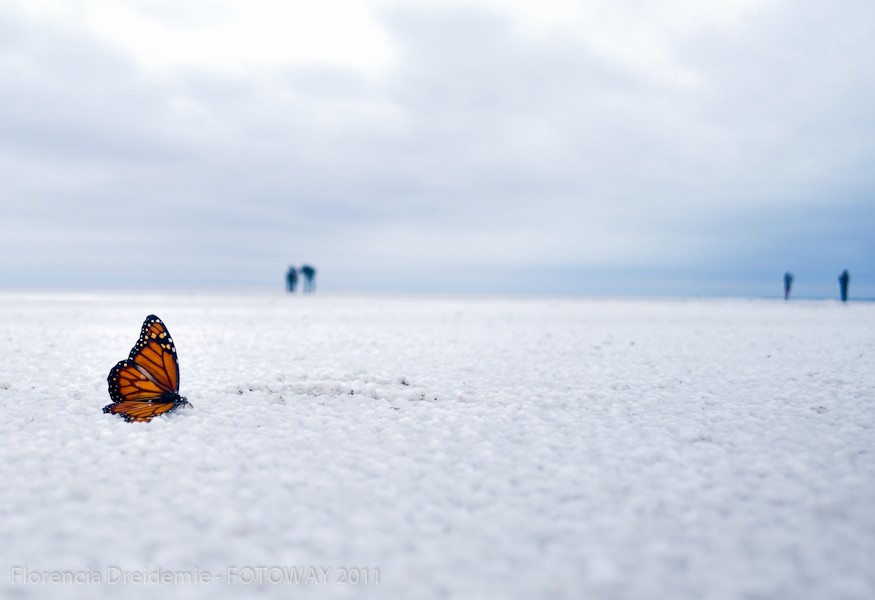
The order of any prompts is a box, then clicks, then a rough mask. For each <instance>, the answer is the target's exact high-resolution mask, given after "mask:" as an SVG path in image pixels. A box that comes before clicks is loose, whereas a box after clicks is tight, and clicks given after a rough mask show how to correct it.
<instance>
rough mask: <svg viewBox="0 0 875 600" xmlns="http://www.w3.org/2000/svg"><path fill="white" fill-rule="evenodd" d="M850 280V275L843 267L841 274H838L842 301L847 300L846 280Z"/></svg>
mask: <svg viewBox="0 0 875 600" xmlns="http://www.w3.org/2000/svg"><path fill="white" fill-rule="evenodd" d="M850 280H851V276H850V275H848V270H847V269H845V270H844V271H842V274H841V275H839V289H840V290H841V292H842V302H847V301H848V282H849V281H850Z"/></svg>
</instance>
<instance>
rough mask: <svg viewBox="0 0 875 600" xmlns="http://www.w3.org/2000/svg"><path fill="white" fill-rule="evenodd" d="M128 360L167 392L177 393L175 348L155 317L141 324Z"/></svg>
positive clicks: (159, 320) (161, 324)
mask: <svg viewBox="0 0 875 600" xmlns="http://www.w3.org/2000/svg"><path fill="white" fill-rule="evenodd" d="M128 360H130V361H133V362H134V363H135V364H136V365H139V366H141V367H143V368H144V369H146V371H147V373H148V375H150V376H151V378H152V379H153V380H154V381H155V383H157V384H158V385H160V386H161V387H163V388H164V390H165V391H167V392H178V391H179V362H178V361H177V358H176V346H174V345H173V340H172V339H171V338H170V332H168V331H167V327H165V325H164V323H163V322H162V321H161V319H159V318H158V317H156V316H155V315H149V316H148V317H146V320H145V321H144V322H143V328H142V330H141V331H140V339H139V340H137V343H136V344H135V345H134V347H133V348H132V349H131V354H130V356H129V357H128Z"/></svg>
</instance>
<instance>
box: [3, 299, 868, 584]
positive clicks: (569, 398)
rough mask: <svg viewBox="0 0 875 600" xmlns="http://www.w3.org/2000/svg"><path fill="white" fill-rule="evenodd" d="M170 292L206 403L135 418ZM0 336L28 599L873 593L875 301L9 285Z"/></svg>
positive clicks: (11, 576)
mask: <svg viewBox="0 0 875 600" xmlns="http://www.w3.org/2000/svg"><path fill="white" fill-rule="evenodd" d="M149 313H156V314H158V315H159V316H160V317H161V318H162V319H163V320H164V321H165V323H166V324H167V326H168V327H169V329H170V332H171V334H172V335H173V338H174V340H175V342H176V346H177V349H178V352H179V358H180V364H181V392H182V394H184V395H185V396H187V397H188V399H189V400H190V401H191V402H192V403H193V404H194V408H193V409H190V410H179V411H177V412H176V413H174V414H172V415H168V416H164V417H161V418H159V419H156V420H155V421H153V422H151V423H147V424H129V423H125V422H124V421H122V420H121V419H119V418H118V417H114V416H111V415H105V414H103V413H101V407H102V406H103V405H104V404H106V403H108V402H109V398H108V395H107V391H106V375H107V373H108V371H109V369H110V367H112V366H113V365H114V364H115V363H116V362H117V361H118V360H120V359H122V358H124V357H125V356H126V355H127V353H128V351H129V350H130V348H131V346H132V345H133V343H134V342H135V340H136V338H137V336H138V335H139V330H140V325H141V323H142V320H143V318H145V316H146V315H147V314H149ZM0 344H2V345H0V417H2V418H0V486H2V487H0V569H2V571H0V581H3V587H2V588H0V594H2V595H4V596H6V597H21V598H31V597H44V596H46V595H48V594H51V595H54V596H56V597H58V595H59V594H60V595H62V596H64V597H83V598H85V597H87V598H127V597H133V598H139V597H164V596H166V595H168V594H169V593H170V592H171V590H169V589H168V588H167V587H166V586H165V585H163V584H158V583H155V581H156V580H155V579H154V578H155V577H156V575H155V573H161V572H163V576H164V577H170V578H171V580H173V581H176V582H177V583H179V584H180V585H179V589H178V590H172V591H173V592H174V593H176V594H177V595H182V596H184V597H192V598H210V599H212V598H217V597H228V596H231V595H234V594H240V593H247V592H251V593H255V594H257V595H258V596H259V597H276V598H291V597H359V596H366V597H375V598H398V599H408V598H455V597H458V598H621V599H622V598H629V599H632V598H671V599H674V600H677V599H701V598H714V599H722V598H727V599H729V598H776V599H778V598H780V599H786V598H794V599H799V598H859V599H864V598H873V597H875V568H873V565H875V445H873V442H875V430H873V425H875V304H853V303H851V304H848V305H841V304H839V303H836V302H827V301H824V302H791V303H786V304H785V303H783V302H772V301H752V300H751V301H745V300H688V301H684V300H661V301H660V300H587V299H513V298H467V299H465V298H404V297H340V296H325V295H314V296H312V297H302V296H297V297H291V296H283V295H279V294H274V295H271V294H260V295H259V294H216V295H209V294H176V295H172V294H166V295H159V294H133V293H130V294H73V293H65V294H48V293H32V294H26V293H13V292H5V293H2V294H0ZM259 568H260V569H261V570H259ZM289 568H300V569H304V571H299V574H300V573H303V575H304V576H306V575H307V571H306V570H307V569H311V573H310V576H311V577H310V579H309V580H301V581H298V582H297V583H296V582H294V581H289V578H290V577H292V578H293V577H294V575H290V572H289V571H288V569H289ZM315 568H318V569H320V570H319V571H318V572H317V571H315V570H314V569H315ZM247 569H248V570H247ZM281 569H285V570H281ZM353 572H355V573H356V574H357V575H356V576H355V577H354V578H355V579H356V580H357V581H356V582H355V583H353V582H352V581H351V579H353V577H350V575H351V574H352V573H353ZM54 573H61V575H58V576H62V577H70V578H73V577H74V576H78V577H79V583H73V584H72V585H69V584H52V583H50V581H51V578H52V577H53V576H54V575H53V574H54ZM137 573H140V575H137ZM191 573H196V576H197V577H199V578H201V581H202V578H204V577H207V576H208V578H209V581H208V582H205V583H204V582H200V583H192V582H191V579H190V578H189V579H188V580H186V579H185V576H186V574H191ZM344 574H346V579H347V581H346V582H345V583H344V582H343V581H341V579H343V577H344ZM314 575H316V578H315V579H314V578H313V576H314ZM323 575H324V576H323ZM83 577H85V578H88V580H89V581H97V580H100V581H102V582H104V583H106V582H107V581H109V582H110V583H112V582H113V581H111V580H114V581H118V580H119V579H121V578H123V577H124V578H128V581H133V583H129V584H128V585H103V586H98V585H95V584H92V583H83V582H82V578H83ZM137 577H142V578H143V579H144V580H145V583H140V582H139V581H137V580H136V578H137ZM150 577H151V578H152V579H151V580H150V579H149V578H150ZM95 578H97V579H95ZM174 578H175V579H174ZM280 579H281V581H278V580H280ZM365 579H368V581H367V582H365V581H364V580H365ZM43 581H49V583H46V584H43V583H40V582H43Z"/></svg>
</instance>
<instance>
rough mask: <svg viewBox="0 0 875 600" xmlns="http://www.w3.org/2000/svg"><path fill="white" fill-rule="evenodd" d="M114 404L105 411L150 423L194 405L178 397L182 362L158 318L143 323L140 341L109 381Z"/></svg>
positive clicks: (108, 405)
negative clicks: (157, 418)
mask: <svg viewBox="0 0 875 600" xmlns="http://www.w3.org/2000/svg"><path fill="white" fill-rule="evenodd" d="M106 381H107V383H109V397H110V398H111V399H112V404H107V405H106V406H104V407H103V412H105V413H111V414H114V415H120V416H122V417H124V419H125V421H128V422H130V421H137V422H141V421H151V420H152V417H157V416H158V415H161V414H164V413H166V412H171V411H173V410H176V409H177V408H179V407H180V406H191V403H190V402H189V401H188V400H186V399H185V398H183V397H182V396H180V395H179V362H178V360H177V358H176V346H174V345H173V340H172V339H170V332H169V331H167V327H166V326H165V325H164V323H163V322H162V321H161V319H159V318H158V317H156V316H155V315H149V316H148V317H146V320H145V321H143V328H142V329H141V330H140V339H138V340H137V343H136V344H135V345H134V347H133V348H131V353H130V355H129V356H128V358H127V359H125V360H123V361H120V362H119V363H118V364H117V365H116V366H114V367H113V368H112V370H111V371H110V372H109V376H108V377H107V378H106Z"/></svg>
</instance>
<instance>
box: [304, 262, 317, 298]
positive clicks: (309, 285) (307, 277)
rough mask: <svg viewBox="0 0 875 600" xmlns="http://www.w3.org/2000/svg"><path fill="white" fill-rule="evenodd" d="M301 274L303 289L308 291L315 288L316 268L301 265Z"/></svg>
mask: <svg viewBox="0 0 875 600" xmlns="http://www.w3.org/2000/svg"><path fill="white" fill-rule="evenodd" d="M301 275H303V276H304V291H305V292H307V293H310V292H312V291H315V290H316V282H315V279H316V269H314V268H313V267H311V266H310V265H302V266H301Z"/></svg>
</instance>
